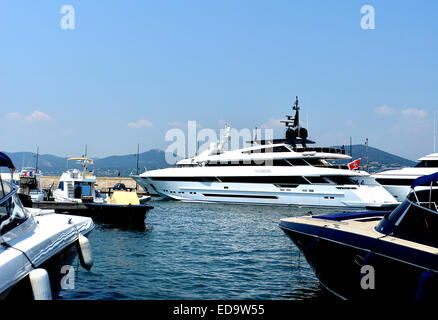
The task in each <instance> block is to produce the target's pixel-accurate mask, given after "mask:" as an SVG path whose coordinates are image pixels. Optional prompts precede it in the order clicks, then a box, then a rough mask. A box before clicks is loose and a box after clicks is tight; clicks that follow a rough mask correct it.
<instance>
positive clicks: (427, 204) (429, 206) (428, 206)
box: [417, 201, 438, 212]
mask: <svg viewBox="0 0 438 320" xmlns="http://www.w3.org/2000/svg"><path fill="white" fill-rule="evenodd" d="M417 204H418V205H420V206H422V207H424V208H426V209H432V210H435V211H437V212H438V206H437V204H436V202H433V201H431V202H429V201H424V202H417Z"/></svg>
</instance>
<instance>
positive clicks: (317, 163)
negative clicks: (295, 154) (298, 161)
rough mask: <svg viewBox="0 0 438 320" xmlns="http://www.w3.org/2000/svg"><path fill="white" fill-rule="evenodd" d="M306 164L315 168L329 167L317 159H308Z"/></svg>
mask: <svg viewBox="0 0 438 320" xmlns="http://www.w3.org/2000/svg"><path fill="white" fill-rule="evenodd" d="M306 162H307V163H308V164H310V165H311V166H315V167H327V166H328V165H327V164H326V163H324V162H322V161H321V159H317V158H306Z"/></svg>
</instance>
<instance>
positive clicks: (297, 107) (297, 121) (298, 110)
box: [292, 96, 300, 128]
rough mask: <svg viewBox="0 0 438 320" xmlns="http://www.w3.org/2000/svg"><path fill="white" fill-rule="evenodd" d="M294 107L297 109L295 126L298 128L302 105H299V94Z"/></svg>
mask: <svg viewBox="0 0 438 320" xmlns="http://www.w3.org/2000/svg"><path fill="white" fill-rule="evenodd" d="M292 109H293V110H295V118H294V127H295V128H296V127H298V126H299V125H300V106H299V105H298V96H296V98H295V104H294V106H293V107H292Z"/></svg>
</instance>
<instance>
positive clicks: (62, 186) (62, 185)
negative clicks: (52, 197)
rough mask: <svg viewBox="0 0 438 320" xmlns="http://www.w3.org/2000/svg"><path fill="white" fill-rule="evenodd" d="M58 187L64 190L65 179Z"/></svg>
mask: <svg viewBox="0 0 438 320" xmlns="http://www.w3.org/2000/svg"><path fill="white" fill-rule="evenodd" d="M58 189H61V190H64V181H60V182H59V184H58Z"/></svg>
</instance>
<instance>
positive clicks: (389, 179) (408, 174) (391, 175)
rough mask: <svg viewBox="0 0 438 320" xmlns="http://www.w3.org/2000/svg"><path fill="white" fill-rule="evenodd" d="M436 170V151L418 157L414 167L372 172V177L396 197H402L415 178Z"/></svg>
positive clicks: (437, 160)
mask: <svg viewBox="0 0 438 320" xmlns="http://www.w3.org/2000/svg"><path fill="white" fill-rule="evenodd" d="M436 171H438V153H432V154H429V155H426V156H424V157H421V158H420V159H418V163H417V165H416V166H415V167H405V168H401V169H393V170H385V171H381V172H378V173H375V174H373V175H372V177H373V178H374V179H375V180H376V181H377V182H378V183H380V184H381V185H383V187H385V189H386V190H388V191H389V192H390V193H391V194H392V195H393V196H394V197H395V198H396V199H404V198H405V197H406V196H407V195H408V193H409V192H410V190H411V188H410V186H411V184H412V182H413V181H414V180H415V179H416V178H418V177H421V176H424V175H428V174H432V173H434V172H436ZM419 188H421V187H419ZM426 188H427V187H426Z"/></svg>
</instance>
